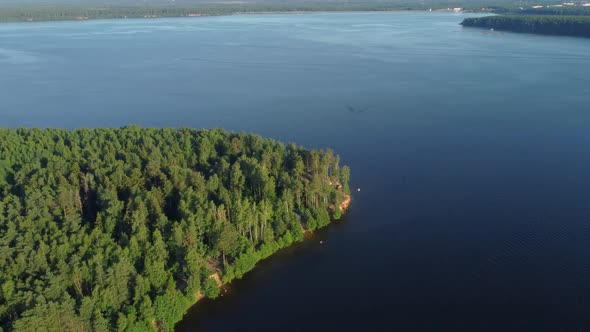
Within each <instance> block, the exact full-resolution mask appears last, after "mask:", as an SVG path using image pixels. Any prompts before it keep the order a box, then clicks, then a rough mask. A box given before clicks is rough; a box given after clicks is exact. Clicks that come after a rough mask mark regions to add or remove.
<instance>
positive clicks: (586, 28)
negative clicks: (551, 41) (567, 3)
mask: <svg viewBox="0 0 590 332" xmlns="http://www.w3.org/2000/svg"><path fill="white" fill-rule="evenodd" d="M461 25H463V26H465V27H480V28H488V29H495V30H505V31H512V32H526V33H536V34H545V35H564V36H576V37H590V16H580V15H571V16H557V15H499V16H485V17H471V18H466V19H464V20H463V22H461Z"/></svg>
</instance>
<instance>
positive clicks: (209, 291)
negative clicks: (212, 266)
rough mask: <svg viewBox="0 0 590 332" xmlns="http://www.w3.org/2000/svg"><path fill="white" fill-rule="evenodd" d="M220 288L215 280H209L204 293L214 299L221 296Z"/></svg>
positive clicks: (206, 282)
mask: <svg viewBox="0 0 590 332" xmlns="http://www.w3.org/2000/svg"><path fill="white" fill-rule="evenodd" d="M219 292H220V291H219V286H218V285H217V282H216V281H215V279H213V278H207V281H205V285H204V286H203V293H204V294H205V296H206V297H208V298H210V299H214V298H216V297H218V296H219Z"/></svg>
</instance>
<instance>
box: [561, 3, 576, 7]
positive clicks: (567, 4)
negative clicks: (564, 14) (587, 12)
mask: <svg viewBox="0 0 590 332" xmlns="http://www.w3.org/2000/svg"><path fill="white" fill-rule="evenodd" d="M563 5H564V6H575V5H576V4H575V3H573V2H564V3H563Z"/></svg>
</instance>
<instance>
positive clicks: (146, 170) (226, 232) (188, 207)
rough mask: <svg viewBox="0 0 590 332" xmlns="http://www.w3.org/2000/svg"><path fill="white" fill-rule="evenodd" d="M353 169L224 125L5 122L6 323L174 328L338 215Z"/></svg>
mask: <svg viewBox="0 0 590 332" xmlns="http://www.w3.org/2000/svg"><path fill="white" fill-rule="evenodd" d="M349 177H350V170H349V168H348V167H347V166H342V167H341V166H340V165H339V157H338V156H337V155H335V154H334V153H333V152H332V151H331V150H329V149H327V150H306V149H304V148H302V147H299V146H296V145H294V144H288V145H286V146H285V145H283V144H281V143H278V142H276V141H273V140H270V139H264V138H262V137H260V136H257V135H252V134H244V133H239V134H238V133H228V132H225V131H222V130H200V131H199V130H193V129H179V130H176V129H142V128H139V127H135V126H129V127H124V128H120V129H78V130H73V131H70V130H62V129H45V130H41V129H17V130H10V129H2V130H0V262H1V264H0V330H3V331H31V330H36V331H83V330H87V331H88V330H92V331H114V330H117V331H146V330H157V331H170V330H173V327H174V324H175V323H176V322H177V321H179V320H180V319H181V318H182V316H183V313H184V312H185V310H186V309H187V308H188V307H189V306H190V305H192V304H193V303H195V301H196V300H197V299H198V298H200V297H201V296H208V297H211V298H214V297H216V296H217V295H218V294H219V288H218V284H217V282H216V280H214V279H213V278H211V275H213V274H215V273H217V274H218V275H220V276H221V279H222V280H223V282H229V281H231V280H232V279H234V278H239V277H240V276H242V275H243V274H244V273H245V272H247V271H249V270H250V269H252V268H253V267H254V265H255V264H256V262H257V261H259V260H260V259H263V258H265V257H268V256H269V255H271V254H272V253H273V252H275V251H277V250H279V249H280V248H282V247H285V246H288V245H289V244H291V243H292V242H294V241H299V240H301V239H302V238H303V231H304V229H309V230H313V229H316V228H318V227H322V226H325V225H327V224H328V223H329V222H330V220H331V219H338V218H340V216H341V212H342V211H341V208H340V204H341V203H342V202H343V201H344V200H345V198H346V199H347V198H348V196H347V194H348V191H349V189H348V184H347V183H348V179H349Z"/></svg>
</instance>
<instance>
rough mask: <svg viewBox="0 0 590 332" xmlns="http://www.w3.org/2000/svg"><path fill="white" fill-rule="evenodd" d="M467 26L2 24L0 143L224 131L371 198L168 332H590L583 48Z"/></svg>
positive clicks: (371, 22)
mask: <svg viewBox="0 0 590 332" xmlns="http://www.w3.org/2000/svg"><path fill="white" fill-rule="evenodd" d="M464 17H465V16H464V15H460V14H442V13H436V14H435V13H390V14H384V13H370V14H369V13H347V14H310V15H252V16H228V17H208V18H178V19H158V20H104V21H87V22H51V23H15V24H2V25H0V74H1V75H0V126H2V127H18V126H25V127H66V128H77V127H98V126H123V125H126V124H129V123H134V124H139V125H142V126H154V127H162V126H172V127H179V126H188V127H197V128H211V127H224V128H226V129H229V130H234V131H241V130H244V131H247V132H255V133H259V134H262V135H265V136H270V137H273V138H276V139H280V140H283V141H295V142H297V143H300V144H304V145H305V146H307V147H319V148H323V147H331V148H333V149H335V150H336V152H338V153H340V154H341V156H342V160H343V162H344V163H347V164H349V165H350V166H351V168H352V175H353V179H352V187H353V188H357V187H360V188H361V191H360V192H356V191H355V193H354V201H353V204H352V205H351V208H350V211H349V214H348V215H347V216H346V217H345V218H344V220H343V221H342V222H340V223H338V224H336V225H333V226H332V227H330V228H328V229H327V230H325V231H321V232H319V233H317V234H315V235H314V238H312V239H310V240H308V241H306V242H304V243H302V244H300V245H297V246H295V247H293V248H289V249H288V250H286V251H284V252H281V253H279V254H278V255H277V256H276V257H273V258H271V259H270V260H267V261H265V262H263V263H262V264H261V265H260V266H259V268H257V269H256V270H255V271H253V272H251V273H250V274H248V275H247V276H246V277H245V279H243V280H240V281H237V282H235V283H233V284H232V285H230V287H229V290H228V293H227V294H226V295H225V296H224V297H222V298H220V299H218V300H216V301H203V302H201V303H199V304H198V305H197V306H195V307H193V308H192V309H191V310H190V311H189V313H188V314H187V316H186V317H185V320H184V321H183V322H181V323H180V324H179V325H178V326H177V330H178V331H197V330H198V331H216V332H217V331H235V330H238V329H239V330H242V331H243V330H248V331H262V330H268V331H277V330H280V331H302V330H305V331H338V330H341V331H343V330H345V331H349V330H353V331H357V330H362V331H364V330H366V331H371V330H379V331H381V330H383V331H394V330H397V331H513V330H515V331H540V330H547V331H588V330H590V320H589V319H588V317H589V314H590V286H589V281H590V130H588V124H589V123H590V85H589V84H588V83H589V81H590V58H589V57H588V54H590V41H589V40H587V39H576V38H566V37H547V36H534V35H526V34H510V33H499V32H490V31H485V30H479V29H467V28H462V27H461V26H459V25H458V24H459V22H460V21H461V20H462V19H463V18H464ZM319 241H323V243H322V244H320V243H319Z"/></svg>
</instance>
